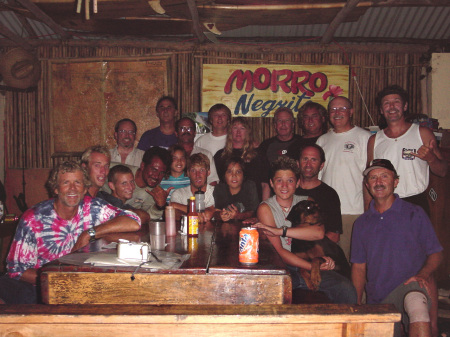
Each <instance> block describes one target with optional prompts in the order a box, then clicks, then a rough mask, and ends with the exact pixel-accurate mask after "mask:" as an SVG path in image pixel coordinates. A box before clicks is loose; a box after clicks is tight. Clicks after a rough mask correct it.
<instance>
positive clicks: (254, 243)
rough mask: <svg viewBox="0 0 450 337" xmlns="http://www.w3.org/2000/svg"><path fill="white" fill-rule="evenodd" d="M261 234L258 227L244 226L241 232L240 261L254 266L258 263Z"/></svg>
mask: <svg viewBox="0 0 450 337" xmlns="http://www.w3.org/2000/svg"><path fill="white" fill-rule="evenodd" d="M258 253H259V234H258V230H257V229H256V228H252V227H244V228H242V229H241V231H240V232H239V262H240V263H242V264H244V265H247V266H252V265H255V264H257V263H258Z"/></svg>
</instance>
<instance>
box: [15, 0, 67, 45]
mask: <svg viewBox="0 0 450 337" xmlns="http://www.w3.org/2000/svg"><path fill="white" fill-rule="evenodd" d="M16 1H17V2H18V3H20V4H21V5H22V6H24V7H25V8H27V9H28V10H29V11H31V12H32V13H33V14H34V15H35V16H36V18H37V19H39V20H40V21H42V22H43V23H45V24H46V25H47V26H49V27H50V28H51V29H53V31H54V32H55V33H57V34H59V35H60V36H61V38H63V39H69V38H71V36H70V35H69V34H68V33H67V32H66V31H65V30H64V29H63V28H62V27H61V26H60V25H58V24H57V23H56V22H55V21H53V19H52V18H51V17H49V16H48V15H47V14H45V13H44V12H43V11H42V10H41V9H40V8H39V7H38V6H36V5H35V4H34V3H32V2H31V1H29V0H16Z"/></svg>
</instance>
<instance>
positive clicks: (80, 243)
mask: <svg viewBox="0 0 450 337" xmlns="http://www.w3.org/2000/svg"><path fill="white" fill-rule="evenodd" d="M90 238H91V237H90V235H89V234H88V232H87V231H84V232H82V233H81V235H80V236H79V238H78V240H77V242H75V245H74V246H73V248H72V250H71V251H70V252H71V253H72V252H75V251H77V250H78V249H80V248H83V247H84V246H87V245H88V244H89V240H90Z"/></svg>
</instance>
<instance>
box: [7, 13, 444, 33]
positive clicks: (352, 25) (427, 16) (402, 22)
mask: <svg viewBox="0 0 450 337" xmlns="http://www.w3.org/2000/svg"><path fill="white" fill-rule="evenodd" d="M449 18H450V7H443V6H441V7H372V8H369V9H368V10H367V11H366V12H365V13H364V15H362V16H361V17H360V18H359V20H358V21H356V22H347V23H342V24H341V25H340V26H339V28H338V29H337V31H336V32H335V35H334V36H335V37H339V38H390V39H402V38H405V39H406V38H408V39H429V40H448V39H450V19H449ZM26 20H28V22H29V23H30V25H31V27H32V28H33V30H34V31H35V33H36V35H37V37H38V38H39V39H59V38H60V36H59V35H58V34H55V33H54V32H53V30H52V29H50V28H49V27H48V26H47V25H45V24H43V23H41V22H39V21H35V20H31V19H28V18H27V19H26ZM0 22H1V23H2V24H3V25H4V26H6V27H7V28H8V29H9V30H11V31H12V32H13V33H15V34H16V35H18V36H21V37H23V38H29V37H28V33H27V32H26V30H25V29H24V27H23V26H22V24H21V23H20V21H19V20H18V19H17V17H16V14H15V13H13V12H11V11H0ZM327 28H328V25H326V24H315V25H284V26H248V27H244V28H240V29H234V30H230V31H225V32H222V35H221V36H220V37H225V38H252V37H260V38H269V39H271V38H273V39H274V41H277V39H280V38H283V37H284V38H298V39H299V40H301V39H302V37H321V36H323V34H324V33H325V31H326V30H327ZM76 35H78V36H82V35H83V33H82V32H78V33H77V34H76ZM76 35H75V36H74V38H77V37H76ZM180 37H185V36H183V35H180ZM220 37H219V38H220ZM0 38H2V36H1V35H0ZM3 38H4V37H3ZM98 38H101V37H96V39H98ZM83 39H94V38H93V37H88V36H86V37H84V38H83ZM140 40H142V38H140Z"/></svg>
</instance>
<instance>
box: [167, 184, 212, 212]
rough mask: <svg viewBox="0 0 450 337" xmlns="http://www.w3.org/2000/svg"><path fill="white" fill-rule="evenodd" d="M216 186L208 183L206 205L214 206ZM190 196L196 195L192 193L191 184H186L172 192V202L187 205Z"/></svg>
mask: <svg viewBox="0 0 450 337" xmlns="http://www.w3.org/2000/svg"><path fill="white" fill-rule="evenodd" d="M213 192H214V186H211V185H206V192H205V207H206V208H208V207H211V206H214V196H213ZM190 197H194V194H192V191H191V186H186V187H183V188H179V189H177V190H175V191H174V192H173V193H172V198H171V199H170V202H176V203H178V204H182V205H187V202H188V199H189V198H190Z"/></svg>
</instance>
